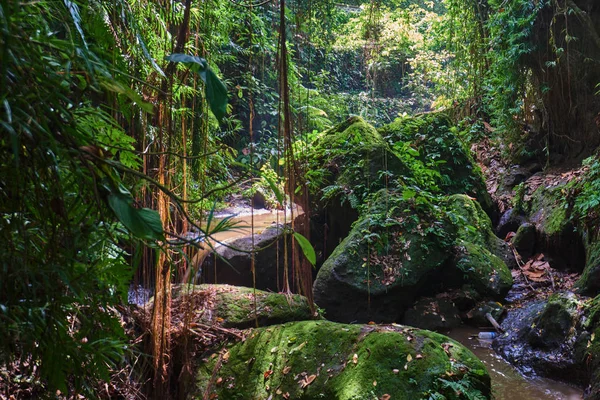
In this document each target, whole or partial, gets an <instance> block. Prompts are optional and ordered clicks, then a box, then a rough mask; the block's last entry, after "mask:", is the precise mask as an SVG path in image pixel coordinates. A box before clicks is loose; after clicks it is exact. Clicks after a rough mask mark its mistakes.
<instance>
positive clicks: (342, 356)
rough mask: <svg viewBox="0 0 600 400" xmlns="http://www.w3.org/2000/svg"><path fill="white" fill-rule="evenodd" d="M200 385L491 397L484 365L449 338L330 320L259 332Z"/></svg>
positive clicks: (222, 389) (288, 395) (285, 394)
mask: <svg viewBox="0 0 600 400" xmlns="http://www.w3.org/2000/svg"><path fill="white" fill-rule="evenodd" d="M196 385H197V389H198V390H197V391H196V393H194V395H192V396H191V398H194V399H200V398H216V397H214V396H215V395H216V396H218V398H222V399H244V400H246V399H264V400H266V399H305V400H309V399H337V400H350V399H356V400H359V399H361V400H362V399H385V398H390V399H399V400H401V399H406V400H413V399H421V398H445V399H469V398H490V378H489V375H488V374H487V371H486V370H485V367H484V366H483V364H482V363H481V362H480V361H479V360H478V359H477V358H476V357H475V356H474V355H473V354H472V353H471V352H470V351H469V350H467V349H466V348H464V347H463V346H462V345H460V344H459V343H457V342H455V341H453V340H451V339H449V338H447V337H445V336H442V335H439V334H436V333H432V332H429V331H422V330H417V329H414V328H409V327H404V326H400V325H394V326H372V325H343V324H337V323H333V322H327V321H306V322H295V323H289V324H285V325H278V326H273V327H269V328H264V329H258V330H254V331H252V332H251V333H250V335H249V336H248V338H246V340H244V341H243V342H241V343H237V344H235V345H233V346H231V347H229V348H227V349H224V350H223V351H221V352H220V354H219V355H214V356H213V357H212V358H209V359H208V360H207V362H206V363H205V364H203V365H201V366H200V368H199V370H198V373H197V383H196ZM386 395H387V396H386ZM211 396H213V397H211ZM442 396H445V397H442ZM477 396H479V397H477Z"/></svg>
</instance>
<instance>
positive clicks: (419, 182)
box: [0, 0, 600, 398]
mask: <svg viewBox="0 0 600 400" xmlns="http://www.w3.org/2000/svg"><path fill="white" fill-rule="evenodd" d="M593 3H594V2H593V1H585V0H567V1H557V0H538V1H529V0H508V1H498V0H483V1H479V0H432V1H423V0H370V1H367V0H352V1H349V2H348V4H338V3H337V2H334V1H331V0H325V1H318V2H314V1H311V0H288V1H287V2H284V1H283V0H281V1H276V0H273V1H267V2H251V1H245V0H244V1H238V0H231V1H225V0H207V1H204V2H192V1H191V0H183V1H180V2H163V1H156V0H115V1H105V0H89V1H84V0H64V1H60V2H57V1H50V0H39V1H31V2H27V1H14V0H0V60H1V62H0V337H2V341H1V342H0V390H3V389H6V388H8V389H6V390H9V389H12V390H17V389H18V390H22V391H23V392H19V394H20V395H22V396H25V395H27V396H30V397H31V398H36V397H39V396H49V395H48V393H57V391H60V393H62V394H61V395H63V396H67V397H69V396H71V397H73V398H75V397H76V396H78V395H82V396H84V397H89V398H95V397H101V396H105V395H106V394H105V393H101V392H102V390H103V389H102V388H103V385H104V383H106V382H110V381H111V379H112V378H113V377H114V376H115V374H116V373H117V372H118V371H119V370H120V369H121V368H122V367H123V365H129V366H131V364H133V362H132V360H133V359H143V360H145V361H144V362H143V363H142V362H140V364H143V366H142V368H139V369H138V370H136V371H135V374H133V375H132V376H133V377H132V378H130V379H132V380H135V379H138V380H139V381H140V382H142V381H144V382H145V381H148V382H149V383H148V384H147V386H148V387H147V388H145V389H144V390H146V391H147V392H148V393H152V395H153V396H155V397H156V398H166V397H167V396H168V395H169V394H173V392H174V389H173V387H174V386H177V385H176V384H174V383H173V382H172V380H175V381H176V380H178V379H180V377H174V376H173V372H172V371H171V370H170V368H171V365H170V364H169V360H170V359H169V357H170V347H171V345H172V343H171V338H170V329H169V328H170V325H171V314H170V309H171V301H172V299H171V284H172V282H173V283H175V282H179V281H181V280H182V279H183V278H184V277H190V276H192V275H193V274H194V273H195V271H192V272H191V273H190V272H189V271H188V270H191V269H193V268H197V267H198V265H195V264H194V263H193V262H192V260H193V259H194V255H195V254H196V253H197V252H198V249H199V247H201V246H202V245H201V242H203V243H213V241H212V239H211V240H209V239H210V238H211V236H212V235H214V234H216V233H218V232H221V231H224V230H228V229H231V228H232V227H231V224H230V222H229V221H228V220H227V219H225V220H224V221H220V222H215V220H214V219H213V214H214V212H215V211H216V210H217V209H219V208H222V207H224V206H226V205H227V203H228V201H230V200H231V199H232V198H235V196H239V195H242V196H246V197H252V196H254V194H255V193H256V192H257V191H260V192H261V193H263V196H265V197H266V203H267V205H268V206H269V207H272V208H280V209H286V208H287V207H288V206H289V205H290V203H291V202H296V203H300V204H301V205H302V206H303V208H304V211H305V212H306V215H309V214H310V212H311V210H312V209H313V208H314V209H315V210H321V209H322V208H324V207H325V204H331V203H334V204H336V206H337V205H341V204H344V203H347V204H350V206H351V208H352V209H354V210H356V212H357V213H360V214H361V218H363V220H364V218H365V215H367V214H368V213H370V212H371V211H369V210H370V209H371V208H372V207H371V206H372V202H373V201H377V198H376V196H377V195H378V194H377V193H381V192H380V190H382V189H385V190H387V191H391V192H393V193H394V195H395V196H396V197H395V200H394V201H396V203H397V204H396V206H397V208H398V209H397V210H394V211H393V212H396V214H397V215H400V214H403V213H405V212H406V210H412V212H414V213H415V214H418V213H424V215H426V219H427V220H428V221H429V222H431V226H430V228H431V231H430V232H429V231H428V232H427V234H428V235H429V234H431V235H437V236H439V237H441V238H442V239H443V240H445V241H448V242H452V245H454V244H455V242H456V241H458V240H459V239H464V240H465V243H466V242H469V243H471V242H472V243H471V244H472V246H471V244H469V245H466V246H463V248H462V249H463V250H464V252H465V254H463V255H464V257H463V258H467V256H471V257H472V258H476V257H477V255H476V254H474V253H477V252H479V253H478V254H480V253H481V251H483V252H487V253H489V251H488V250H487V249H485V248H484V245H483V244H482V243H478V242H477V240H480V239H481V238H477V240H475V239H473V240H470V241H469V240H467V239H465V238H463V237H460V235H461V234H462V233H460V232H458V230H461V229H466V230H471V231H472V230H475V229H477V228H478V227H477V228H476V227H475V226H474V225H475V222H473V221H471V220H469V218H470V216H466V217H465V216H463V215H460V212H463V211H464V209H462V211H459V212H454V211H453V210H452V207H450V206H447V202H448V201H449V200H448V197H446V195H448V194H458V195H462V194H468V195H470V196H473V198H475V199H476V200H477V201H479V203H480V204H481V207H483V210H484V211H485V212H486V213H488V214H489V215H490V216H491V217H492V218H495V214H494V213H495V209H494V207H495V206H494V204H493V203H492V200H491V198H490V196H489V195H488V193H487V190H486V188H485V184H484V182H483V179H482V174H481V171H480V169H479V168H478V167H477V165H476V163H475V161H474V159H473V156H472V154H471V153H470V146H471V144H472V143H474V142H478V141H482V140H484V139H485V140H489V141H491V142H493V143H496V144H498V146H500V147H502V148H503V149H504V150H505V152H504V153H505V154H504V156H505V158H506V160H510V161H511V162H519V163H520V162H526V161H531V160H536V161H538V162H540V163H542V164H543V165H545V166H551V165H553V164H556V163H558V162H560V161H564V160H569V161H577V162H579V161H581V159H583V158H584V157H589V158H587V161H586V163H587V164H586V165H587V166H588V170H587V172H586V175H585V178H584V180H583V182H580V183H578V184H577V186H575V189H576V192H577V195H578V197H576V198H573V199H572V201H571V203H572V204H568V206H565V207H564V209H569V212H570V210H571V209H573V210H574V213H573V216H572V220H573V221H575V223H576V225H577V227H578V229H580V230H582V231H584V232H585V235H587V236H586V238H588V239H589V243H586V249H587V248H588V247H589V248H595V247H594V246H595V244H593V242H594V239H595V238H597V237H598V235H599V232H600V230H599V229H598V225H597V222H598V216H599V215H600V197H599V196H598V190H597V189H598V188H599V187H600V161H599V159H598V157H597V156H596V155H594V154H595V153H594V151H595V150H596V147H597V146H598V145H599V144H600V136H599V135H598V126H599V125H600V122H599V121H600V97H599V96H598V95H597V93H596V92H597V91H598V86H597V85H598V84H600V66H599V65H598V64H599V63H600V35H599V33H598V26H599V25H600V6H599V5H597V4H593ZM348 117H351V118H350V119H348ZM340 166H343V167H344V168H343V169H341V168H338V167H340ZM346 167H347V168H346ZM386 193H387V192H386ZM455 198H462V197H460V196H459V197H455ZM374 199H375V200H374ZM465 201H466V200H465ZM470 201H471V200H469V201H468V202H470ZM328 202H329V203H328ZM440 205H442V206H440ZM440 207H442V209H440ZM469 207H470V206H469ZM473 207H476V208H477V212H476V214H478V215H477V218H476V219H477V221H480V220H481V219H482V218H483V214H482V213H481V212H480V211H481V209H480V208H479V206H478V205H475V206H473ZM467 208H468V207H467ZM388 211H389V210H386V212H388ZM393 212H392V213H391V214H393ZM375 214H376V213H375ZM380 214H381V213H380ZM396 214H394V215H396ZM397 215H396V216H397ZM561 215H562V214H561ZM288 217H289V216H287V215H286V218H288ZM380 217H381V216H380ZM568 217H569V218H571V215H570V214H569V216H568ZM377 218H379V217H377V215H374V216H372V219H371V220H370V221H371V222H373V221H374V222H373V224H371V225H377V226H376V227H375V228H374V230H376V229H379V228H381V226H385V224H386V223H387V222H389V221H386V220H385V216H384V217H381V218H383V219H384V221H383V222H382V221H377ZM485 218H487V216H486V217H485ZM565 218H567V217H566V216H565ZM565 218H562V219H561V221H559V222H564V221H563V220H564V219H565ZM307 220H308V219H307ZM438 220H444V221H447V220H448V221H450V222H448V224H449V225H448V226H452V228H451V229H450V231H452V232H442V231H440V229H439V227H438V226H437V225H436V223H437V222H438ZM569 221H571V220H569ZM286 222H290V221H289V219H288V220H287V221H286ZM352 222H353V221H348V224H350V223H352ZM411 223H412V225H414V227H413V226H412V225H411V228H415V229H416V227H417V226H418V227H419V229H421V228H420V224H419V221H412V222H411ZM485 225H486V226H485V234H486V235H487V231H488V230H490V227H488V226H487V225H489V221H488V220H487V219H486V220H485ZM357 226H358V225H357ZM428 228H429V226H428ZM289 229H290V230H293V231H294V235H291V237H293V238H295V241H293V242H291V241H290V242H289V243H288V242H286V243H288V245H289V248H290V249H291V250H290V254H292V257H291V259H292V263H293V276H292V277H287V276H286V279H287V281H286V284H285V286H284V287H285V288H286V289H290V290H291V291H294V292H300V293H302V294H304V295H305V296H307V297H308V299H309V300H308V303H309V305H310V307H309V308H310V310H311V311H313V312H314V309H313V307H314V305H313V304H312V300H311V299H312V289H311V287H312V286H311V285H312V281H311V279H312V278H313V265H311V264H319V263H316V262H315V261H316V260H317V259H318V257H317V255H315V251H314V250H313V247H314V248H316V249H317V252H319V244H318V243H316V242H315V241H313V243H312V245H311V244H310V243H309V239H310V234H309V233H310V227H309V224H308V223H296V222H295V221H293V222H291V223H290V228H289ZM454 230H457V231H456V232H455V231H454ZM490 232H491V231H490ZM347 233H348V232H346V234H347ZM363 233H364V232H361V235H362V234H363ZM413 233H414V232H413ZM471 234H473V232H471ZM339 239H340V240H341V239H343V238H339ZM470 239H472V238H470ZM486 240H487V239H486ZM475 242H477V243H475ZM473 243H474V244H473ZM594 243H595V242H594ZM442 244H443V245H444V246H445V245H448V243H446V242H443V243H442ZM486 244H487V243H486ZM336 245H337V243H336ZM386 245H387V243H385V240H384V241H380V242H378V246H380V248H378V251H380V253H382V252H383V247H385V246H386ZM474 247H477V248H476V249H474ZM479 247H481V249H479ZM480 250H481V251H480ZM285 251H286V254H287V251H288V246H286V248H285ZM467 253H468V254H467ZM487 253H485V256H486V257H493V258H494V257H495V256H494V255H492V254H491V253H490V254H489V255H488V254H487ZM592 253H593V252H590V256H589V257H590V259H593V260H595V259H596V255H595V253H593V254H592ZM480 257H481V256H480ZM286 258H287V257H286ZM495 258H497V257H495ZM305 259H306V260H305ZM307 261H308V262H307ZM322 261H324V260H320V262H322ZM594 262H595V261H594ZM502 264H503V263H502ZM459 268H460V266H459ZM465 268H466V269H467V270H466V271H463V272H465V274H467V273H468V268H467V267H465ZM499 268H500V267H499ZM286 271H287V269H286ZM486 273H487V272H486ZM486 276H487V275H486ZM502 278H503V283H505V281H508V280H509V278H510V277H509V276H503V277H502ZM288 281H289V282H292V283H289V282H288ZM132 283H135V284H138V283H140V284H142V285H144V286H145V287H147V288H150V289H152V290H153V291H154V296H155V297H154V302H153V311H152V313H151V314H152V316H151V322H150V326H149V329H148V331H149V333H148V336H147V337H149V339H147V340H146V342H144V346H140V347H135V348H131V347H130V346H129V343H130V341H131V340H133V338H131V337H128V336H127V335H126V334H125V330H124V325H126V324H125V323H124V322H123V321H124V320H123V318H122V315H123V309H124V306H125V305H126V304H127V300H128V290H129V287H130V284H132ZM504 289H505V288H504V287H503V288H502V290H501V292H503V291H504ZM592 294H596V293H592ZM219 301H228V300H223V299H220V300H219ZM240 301H241V300H240ZM247 301H249V300H247ZM269 304H270V303H269ZM254 305H255V307H256V302H254ZM314 324H317V323H316V322H315V323H314ZM282 329H283V328H282ZM286 329H287V328H286ZM290 329H291V328H290ZM327 329H329V328H327ZM357 329H358V328H357ZM130 333H131V332H130ZM262 334H264V335H266V333H262ZM324 334H327V332H325V333H324ZM352 335H354V336H356V335H358V331H356V332H354V331H352V332H351V333H349V334H348V336H352ZM372 335H373V337H375V336H376V335H375V334H372ZM423 335H424V337H425V338H426V340H438V338H437V337H433V336H431V337H430V336H428V335H430V334H423ZM398 337H399V336H398ZM342 339H344V338H341V339H340V340H342ZM349 340H350V339H349ZM351 340H355V338H354V337H352V338H351ZM369 340H370V339H369ZM373 340H376V339H373ZM395 340H396V339H395ZM398 340H400V339H398ZM439 340H441V339H439ZM186 343H187V342H186ZM407 346H408V345H407ZM408 347H410V346H408ZM408 347H407V349H408ZM409 350H410V349H409ZM236 351H246V350H245V349H244V348H242V347H240V349H239V350H236ZM407 351H408V350H407ZM140 354H147V355H148V357H145V356H143V357H140V356H139V355H140ZM443 355H444V354H442V356H443ZM467 356H468V358H470V357H471V355H467ZM261 362H262V361H261ZM444 362H445V361H444ZM473 363H474V364H476V362H475V361H473ZM189 365H190V364H188V366H189ZM476 367H477V368H478V367H479V365H478V364H477V365H476ZM190 368H191V367H190ZM183 370H184V371H185V370H186V369H185V368H183ZM463 372H464V371H462V370H461V373H463ZM475 375H477V376H476V377H475V378H477V377H481V376H480V375H481V374H479V372H477V371H476V373H475ZM15 376H16V377H17V378H15ZM436 376H437V375H436ZM486 376H487V375H486ZM484 378H485V377H484ZM170 380H171V382H170ZM181 380H182V381H183V380H184V379H183V378H181ZM2 381H5V382H8V383H7V385H8V386H6V387H4V386H2V383H1V382H2ZM340 382H341V383H339V387H340V388H339V389H336V388H332V390H341V391H343V382H344V381H343V379H341V380H340ZM436 382H437V383H436V385H437V386H436V388H433V387H432V388H429V389H427V388H425V387H420V386H419V388H418V391H419V393H421V392H427V390H430V392H431V394H432V396H433V395H434V394H435V393H437V392H436V390H438V391H439V392H440V393H446V392H448V393H450V392H452V393H457V392H459V391H460V390H461V388H460V385H462V384H463V383H462V382H463V381H461V380H457V381H449V382H447V381H444V380H442V381H436ZM440 382H441V383H440ZM444 382H447V383H444ZM419 385H420V383H419ZM452 385H454V386H457V385H458V386H457V387H458V389H456V388H455V389H452V388H451V386H452ZM465 385H467V386H468V385H470V383H469V382H466V383H465ZM476 389H477V393H479V390H482V391H485V390H484V389H481V388H479V387H477V388H476ZM415 390H416V389H415ZM434 392H435V393H434ZM9 394H10V393H9ZM438 394H439V393H438ZM108 395H109V396H110V394H108ZM180 395H181V393H180ZM161 396H164V397H161ZM433 398H438V397H433ZM449 398H452V396H450V397H449Z"/></svg>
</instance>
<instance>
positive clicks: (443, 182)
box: [379, 112, 493, 212]
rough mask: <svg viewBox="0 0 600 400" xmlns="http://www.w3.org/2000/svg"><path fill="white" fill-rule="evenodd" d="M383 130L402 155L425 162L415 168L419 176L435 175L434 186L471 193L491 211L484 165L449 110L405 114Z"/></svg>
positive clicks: (397, 151)
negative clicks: (473, 152)
mask: <svg viewBox="0 0 600 400" xmlns="http://www.w3.org/2000/svg"><path fill="white" fill-rule="evenodd" d="M379 132H380V133H381V135H382V136H383V137H384V138H385V140H386V141H387V142H388V143H390V146H391V147H392V148H393V149H394V151H395V153H396V154H397V155H398V156H399V157H400V158H404V157H406V156H405V154H407V153H408V154H409V155H412V156H413V157H414V161H413V164H415V163H420V164H421V167H420V168H413V171H414V172H415V174H416V175H419V174H425V175H432V177H433V178H434V179H433V181H432V183H431V185H430V186H432V187H433V188H435V189H439V191H440V192H442V193H445V194H454V193H464V194H469V195H471V196H473V197H475V198H477V200H478V201H479V202H480V203H481V204H482V206H483V207H484V209H486V211H488V212H489V211H490V210H491V209H492V208H493V203H492V200H491V197H490V196H489V194H488V192H487V190H486V187H485V182H484V180H483V174H482V172H481V170H480V168H479V167H478V166H477V164H476V163H475V161H474V159H473V157H472V155H471V152H470V150H469V148H468V147H467V145H466V143H464V142H463V141H462V140H461V135H460V131H459V128H458V127H457V126H455V125H454V124H453V123H452V122H451V120H450V119H449V117H448V116H447V115H446V114H445V113H443V112H433V113H426V114H420V115H415V116H403V117H400V118H397V119H396V120H395V121H394V122H392V123H391V124H389V125H386V126H384V127H382V128H380V129H379ZM427 170H430V171H435V173H433V174H432V173H431V172H428V171H427ZM422 189H428V187H422Z"/></svg>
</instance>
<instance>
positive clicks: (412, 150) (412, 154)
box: [406, 147, 420, 157]
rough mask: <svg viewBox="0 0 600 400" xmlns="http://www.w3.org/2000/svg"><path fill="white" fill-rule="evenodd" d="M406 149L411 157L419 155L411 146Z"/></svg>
mask: <svg viewBox="0 0 600 400" xmlns="http://www.w3.org/2000/svg"><path fill="white" fill-rule="evenodd" d="M406 151H407V152H408V154H410V155H411V156H413V157H419V155H420V154H419V152H418V151H417V150H415V149H413V148H412V147H407V148H406Z"/></svg>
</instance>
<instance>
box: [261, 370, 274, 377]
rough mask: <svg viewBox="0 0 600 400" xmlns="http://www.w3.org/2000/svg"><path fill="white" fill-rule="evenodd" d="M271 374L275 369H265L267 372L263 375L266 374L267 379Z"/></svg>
mask: <svg viewBox="0 0 600 400" xmlns="http://www.w3.org/2000/svg"><path fill="white" fill-rule="evenodd" d="M271 375H273V370H272V369H270V370H268V371H265V373H264V374H263V376H264V378H265V379H269V377H270V376H271Z"/></svg>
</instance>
